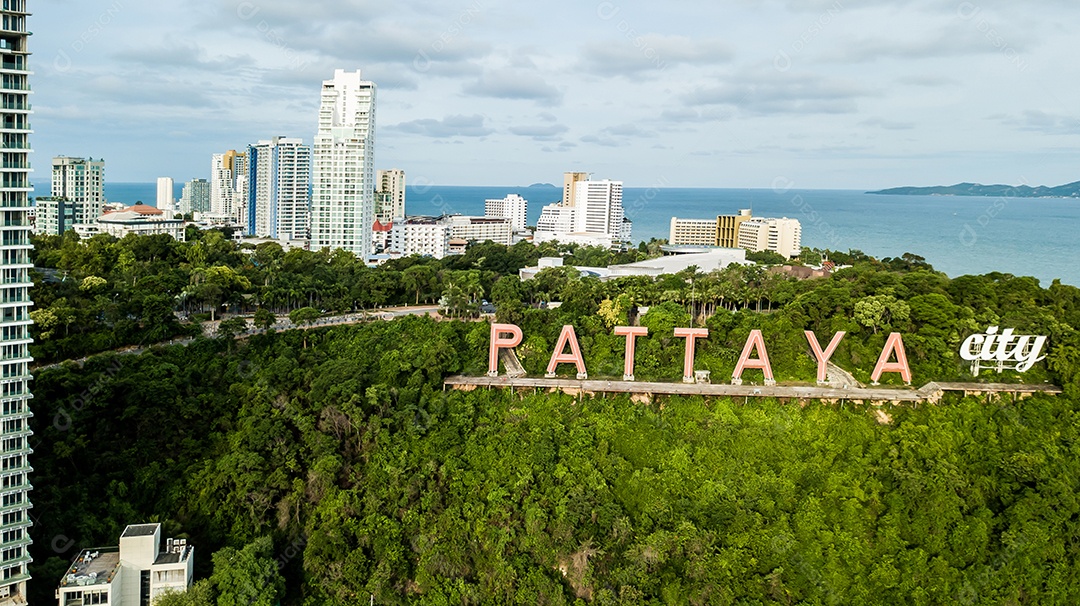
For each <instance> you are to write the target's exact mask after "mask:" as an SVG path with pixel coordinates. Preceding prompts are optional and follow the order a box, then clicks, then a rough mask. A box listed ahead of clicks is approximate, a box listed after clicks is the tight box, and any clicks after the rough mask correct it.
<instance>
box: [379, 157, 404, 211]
mask: <svg viewBox="0 0 1080 606" xmlns="http://www.w3.org/2000/svg"><path fill="white" fill-rule="evenodd" d="M375 183H376V186H377V189H376V190H375V216H376V217H377V219H378V220H379V221H382V222H383V223H386V222H389V221H393V220H394V219H398V218H401V217H404V216H405V171H403V170H401V169H400V168H392V169H390V170H380V171H377V172H376V173H375Z"/></svg>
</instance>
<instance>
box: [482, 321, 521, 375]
mask: <svg viewBox="0 0 1080 606" xmlns="http://www.w3.org/2000/svg"><path fill="white" fill-rule="evenodd" d="M504 335H510V337H509V338H506V337H505V336H504ZM523 338H524V335H522V334H521V329H520V328H518V327H517V326H516V325H514V324H492V325H491V345H489V346H488V376H489V377H497V376H499V350H500V349H513V348H515V347H517V346H518V345H521V340H522V339H523Z"/></svg>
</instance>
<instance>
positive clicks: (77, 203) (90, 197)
mask: <svg viewBox="0 0 1080 606" xmlns="http://www.w3.org/2000/svg"><path fill="white" fill-rule="evenodd" d="M52 169H53V170H52V195H53V197H54V198H63V199H64V200H66V201H67V202H69V203H71V205H72V207H73V208H74V215H73V217H74V218H73V220H74V222H75V223H91V222H93V221H94V220H95V219H97V218H98V217H100V216H101V213H102V211H103V209H104V206H105V161H104V160H94V159H93V158H90V159H89V160H88V159H86V158H69V157H67V156H57V157H55V158H53V167H52ZM68 227H70V225H69V226H68Z"/></svg>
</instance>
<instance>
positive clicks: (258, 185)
mask: <svg viewBox="0 0 1080 606" xmlns="http://www.w3.org/2000/svg"><path fill="white" fill-rule="evenodd" d="M247 159H248V184H247V192H248V203H247V209H248V221H247V226H248V229H247V233H248V235H253V236H258V237H260V238H267V237H269V238H285V239H290V240H291V239H297V238H299V239H305V238H307V237H308V229H309V227H310V225H311V219H310V213H311V148H310V147H308V146H307V145H304V141H303V139H289V138H286V137H274V138H273V139H271V140H269V141H259V142H258V143H256V144H255V145H251V146H249V147H248V153H247Z"/></svg>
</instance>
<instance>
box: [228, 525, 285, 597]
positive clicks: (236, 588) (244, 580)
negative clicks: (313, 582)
mask: <svg viewBox="0 0 1080 606" xmlns="http://www.w3.org/2000/svg"><path fill="white" fill-rule="evenodd" d="M273 551H274V543H273V541H271V540H270V537H260V538H258V539H255V541H253V542H251V543H248V544H247V545H245V546H244V547H243V548H242V549H239V550H237V549H234V548H232V547H226V548H224V549H221V550H219V551H218V552H216V553H215V554H214V555H213V561H214V574H212V575H211V576H210V581H211V582H212V583H213V584H214V587H215V588H216V589H217V592H218V599H217V603H218V606H276V605H277V603H278V600H279V599H280V598H281V595H282V594H283V593H284V591H285V579H284V578H283V577H282V576H281V573H279V572H278V566H277V562H276V561H275V560H274V556H273Z"/></svg>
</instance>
